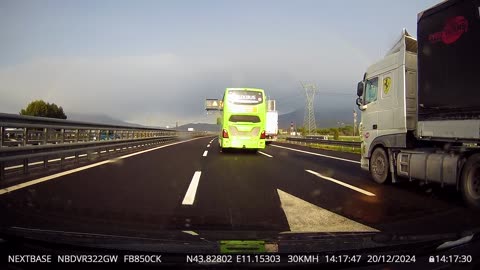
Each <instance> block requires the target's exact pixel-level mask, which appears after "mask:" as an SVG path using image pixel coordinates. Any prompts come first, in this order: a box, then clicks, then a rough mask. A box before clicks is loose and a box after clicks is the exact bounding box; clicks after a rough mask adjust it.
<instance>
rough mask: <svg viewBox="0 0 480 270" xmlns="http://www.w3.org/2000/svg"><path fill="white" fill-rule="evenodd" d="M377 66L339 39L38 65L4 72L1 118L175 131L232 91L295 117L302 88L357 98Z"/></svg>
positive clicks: (38, 60)
mask: <svg viewBox="0 0 480 270" xmlns="http://www.w3.org/2000/svg"><path fill="white" fill-rule="evenodd" d="M320 45H322V46H320ZM370 63H371V61H370V59H368V58H367V57H365V55H364V54H362V52H361V51H359V50H357V49H355V46H353V45H352V44H349V43H348V42H346V41H345V40H342V39H341V38H340V37H335V36H329V39H328V41H325V42H324V43H322V44H317V43H312V44H309V43H308V41H305V42H303V43H301V44H295V43H294V42H291V41H290V42H286V43H285V44H283V45H282V44H279V45H278V46H276V47H272V48H255V47H254V46H253V47H252V46H250V47H249V48H248V49H245V50H242V49H241V48H240V47H234V46H232V47H231V48H225V49H224V50H217V51H215V50H209V49H208V48H206V49H205V51H204V53H202V54H200V53H196V54H195V55H188V54H185V53H184V54H179V53H160V54H153V55H132V56H111V57H94V56H89V57H78V56H63V57H59V56H57V57H43V58H35V59H32V60H31V61H28V62H26V63H22V64H17V65H12V66H8V67H3V68H0V94H1V95H2V99H0V108H1V109H0V111H2V112H10V113H17V112H18V111H20V109H21V108H22V107H24V106H25V105H26V104H27V103H28V102H30V101H32V100H34V99H44V100H47V101H49V102H54V103H57V104H58V105H61V106H63V107H64V109H65V111H66V112H67V113H68V112H69V111H70V112H91V113H103V114H107V115H110V116H113V117H116V118H118V119H122V120H126V121H132V122H138V123H141V124H152V125H167V124H169V125H172V124H174V123H175V122H176V121H183V122H185V121H196V122H198V121H205V120H209V119H210V120H211V119H214V118H212V117H210V116H206V115H205V113H204V111H203V101H204V99H205V98H221V95H222V92H223V89H224V88H225V87H229V86H251V87H261V88H265V89H266V90H267V93H268V94H269V95H270V96H272V97H273V98H280V97H285V96H287V97H288V96H290V98H289V99H292V100H293V99H294V100H295V102H284V104H285V107H284V108H279V109H281V110H283V111H288V110H293V109H295V108H294V107H298V106H301V104H303V97H302V93H301V88H300V84H299V81H300V80H310V81H314V82H317V83H318V84H319V86H320V89H321V90H326V91H328V92H335V91H343V93H345V91H349V89H351V92H352V95H353V93H354V88H355V85H356V82H357V81H358V80H359V79H361V77H362V74H363V71H364V69H365V67H366V66H367V65H368V64H370ZM292 93H298V94H292ZM326 99H328V97H326ZM321 102H324V101H323V99H322V100H321V101H320V103H321ZM348 102H351V101H350V100H348ZM328 103H329V102H328V100H327V101H326V104H328ZM330 103H331V102H330ZM279 104H281V102H279ZM345 104H348V103H347V102H346V103H345ZM348 106H349V108H350V107H351V106H350V105H348ZM211 121H214V120H211Z"/></svg>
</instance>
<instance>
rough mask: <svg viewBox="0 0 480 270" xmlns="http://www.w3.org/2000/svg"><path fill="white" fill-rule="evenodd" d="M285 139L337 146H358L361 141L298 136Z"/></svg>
mask: <svg viewBox="0 0 480 270" xmlns="http://www.w3.org/2000/svg"><path fill="white" fill-rule="evenodd" d="M286 140H287V141H293V142H303V143H319V144H329V145H339V146H351V147H358V148H360V146H361V142H352V141H334V140H325V139H321V138H305V137H302V138H298V137H287V138H286Z"/></svg>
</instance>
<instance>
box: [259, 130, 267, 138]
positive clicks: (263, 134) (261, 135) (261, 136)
mask: <svg viewBox="0 0 480 270" xmlns="http://www.w3.org/2000/svg"><path fill="white" fill-rule="evenodd" d="M265 137H266V135H265V130H264V131H262V133H260V139H265Z"/></svg>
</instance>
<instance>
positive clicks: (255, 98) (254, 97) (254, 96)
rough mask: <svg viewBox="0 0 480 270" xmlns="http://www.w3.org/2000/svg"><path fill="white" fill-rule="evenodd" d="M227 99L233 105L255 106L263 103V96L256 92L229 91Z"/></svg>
mask: <svg viewBox="0 0 480 270" xmlns="http://www.w3.org/2000/svg"><path fill="white" fill-rule="evenodd" d="M227 99H228V100H229V101H230V102H231V103H233V104H249V105H257V104H261V103H262V102H263V94H262V92H258V91H249V90H229V91H228V97H227Z"/></svg>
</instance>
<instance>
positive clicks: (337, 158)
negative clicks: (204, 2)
mask: <svg viewBox="0 0 480 270" xmlns="http://www.w3.org/2000/svg"><path fill="white" fill-rule="evenodd" d="M271 146H274V147H278V148H284V149H288V150H292V151H296V152H300V153H305V154H310V155H314V156H319V157H325V158H331V159H336V160H341V161H346V162H351V163H357V164H360V161H355V160H350V159H345V158H339V157H333V156H327V155H323V154H319V153H313V152H308V151H303V150H299V149H295V148H290V147H285V146H280V145H276V144H272V145H271Z"/></svg>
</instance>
